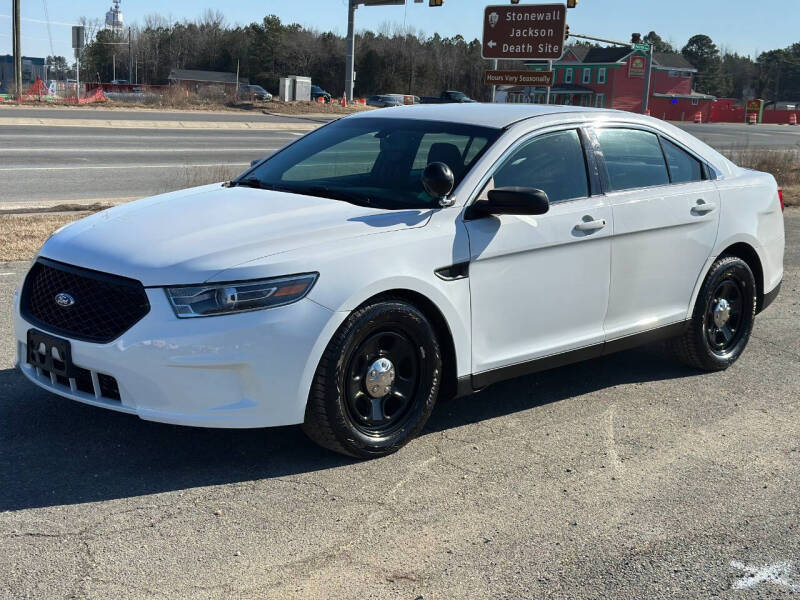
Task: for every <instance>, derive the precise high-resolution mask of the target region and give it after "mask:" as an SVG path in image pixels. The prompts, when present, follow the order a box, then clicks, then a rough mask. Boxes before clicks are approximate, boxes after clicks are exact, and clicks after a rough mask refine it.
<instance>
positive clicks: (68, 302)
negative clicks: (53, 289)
mask: <svg viewBox="0 0 800 600" xmlns="http://www.w3.org/2000/svg"><path fill="white" fill-rule="evenodd" d="M56 304H58V305H59V306H60V307H62V308H68V307H70V306H72V305H73V304H75V298H73V297H72V296H70V295H69V294H67V293H65V292H61V293H60V294H56Z"/></svg>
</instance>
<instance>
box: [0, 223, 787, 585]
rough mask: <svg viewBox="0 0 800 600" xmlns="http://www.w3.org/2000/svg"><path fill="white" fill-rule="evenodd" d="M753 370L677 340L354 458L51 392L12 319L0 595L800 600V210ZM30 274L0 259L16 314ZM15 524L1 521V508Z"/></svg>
mask: <svg viewBox="0 0 800 600" xmlns="http://www.w3.org/2000/svg"><path fill="white" fill-rule="evenodd" d="M786 222H787V230H788V232H789V250H788V255H787V259H786V263H787V270H786V275H785V281H784V287H783V292H782V294H781V296H780V297H779V298H778V300H777V302H776V303H775V304H774V305H773V306H772V307H770V308H769V309H768V310H767V311H766V312H765V313H763V314H762V315H760V316H759V317H758V318H757V322H756V327H755V335H754V338H753V339H752V340H751V342H750V345H749V347H748V349H747V351H746V353H745V354H744V356H743V357H742V359H741V360H740V361H739V362H738V363H737V364H736V365H735V366H734V367H732V368H731V369H729V370H728V371H727V372H725V373H717V374H700V373H697V372H695V371H693V370H691V369H688V368H684V367H681V366H679V365H677V364H675V363H674V362H672V361H670V360H668V359H667V358H665V357H664V356H663V355H662V354H660V352H659V351H658V349H653V348H647V349H644V350H635V351H630V352H626V353H622V354H618V355H614V356H610V357H606V358H603V359H599V360H594V361H591V362H588V363H584V364H580V365H574V366H569V367H564V368H561V369H557V370H554V371H551V372H547V373H541V374H538V375H536V376H532V377H526V378H521V379H517V380H515V381H510V382H506V383H503V384H498V385H496V386H494V387H492V388H489V389H488V390H486V391H484V392H482V393H480V394H477V395H475V396H473V397H470V398H465V399H461V400H456V401H451V402H448V403H444V404H442V405H440V406H439V407H437V409H436V411H435V412H434V415H433V417H432V419H431V421H430V424H429V426H428V427H427V429H426V430H425V432H424V435H423V436H422V437H421V438H420V439H418V440H415V441H414V442H413V443H412V444H411V445H410V446H408V447H407V448H405V449H404V450H403V451H401V452H400V453H398V454H396V455H394V456H391V457H388V458H385V459H381V460H377V461H372V462H355V461H351V460H347V459H343V458H340V457H338V456H336V455H332V454H329V453H326V452H325V451H323V450H320V449H318V448H316V447H315V446H313V445H311V444H310V443H309V442H307V441H306V440H305V439H304V438H303V435H302V433H301V432H300V431H299V429H298V428H296V427H288V428H281V429H272V430H253V431H224V430H201V429H191V428H182V427H173V426H167V425H158V424H153V423H147V422H144V421H140V420H138V419H136V418H135V417H131V416H127V415H120V414H115V413H112V412H107V411H104V410H101V409H96V408H90V407H85V406H82V405H79V404H76V403H72V402H70V401H67V400H63V399H60V398H57V397H55V396H51V395H49V394H47V393H45V392H42V391H39V390H37V389H36V388H34V387H33V386H32V385H29V384H28V383H27V382H25V381H24V380H23V378H22V376H21V375H20V374H18V372H16V371H14V370H12V368H11V366H12V362H11V356H12V350H13V347H12V344H11V341H10V335H11V333H10V330H9V328H10V323H9V316H8V311H7V310H2V311H0V482H1V483H2V485H0V556H2V557H3V558H2V560H0V597H3V598H9V599H14V598H23V597H35V598H44V597H47V598H55V597H77V598H109V597H113V598H150V597H154V598H156V597H161V598H163V597H191V598H229V597H237V598H281V599H285V598H304V599H309V598H310V599H313V598H389V599H398V598H400V599H408V600H413V599H416V598H424V599H439V598H470V599H482V598H487V599H497V598H514V599H517V598H520V599H521V598H545V597H547V598H709V597H712V596H713V597H722V598H731V599H737V600H738V599H743V600H746V599H750V598H797V597H798V595H799V594H800V544H799V543H798V542H799V540H800V529H798V527H799V525H798V514H799V513H800V495H799V494H798V493H797V483H798V481H800V419H799V418H798V414H800V394H798V389H800V368H798V363H800V302H799V301H798V293H799V292H800V210H796V209H789V210H788V211H787V213H786ZM24 267H25V265H22V264H19V263H16V264H6V265H3V264H0V305H2V306H6V307H7V306H8V304H9V302H10V300H11V289H12V288H13V287H14V285H15V284H16V283H17V282H18V281H19V280H20V277H21V273H22V270H23V268H24ZM3 511H5V512H3Z"/></svg>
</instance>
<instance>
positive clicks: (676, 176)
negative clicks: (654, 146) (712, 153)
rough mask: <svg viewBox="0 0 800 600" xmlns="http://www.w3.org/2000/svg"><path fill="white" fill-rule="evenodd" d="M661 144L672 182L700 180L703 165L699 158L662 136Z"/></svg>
mask: <svg viewBox="0 0 800 600" xmlns="http://www.w3.org/2000/svg"><path fill="white" fill-rule="evenodd" d="M661 144H662V145H663V146H664V154H666V156H667V164H668V165H669V174H670V178H671V179H672V183H689V182H690V181H702V179H703V165H702V164H700V161H699V160H697V159H696V158H695V157H694V156H692V155H691V154H689V153H688V152H685V151H684V150H682V149H681V148H679V147H678V146H676V145H675V144H673V143H672V142H670V141H669V140H667V139H664V138H663V137H662V138H661Z"/></svg>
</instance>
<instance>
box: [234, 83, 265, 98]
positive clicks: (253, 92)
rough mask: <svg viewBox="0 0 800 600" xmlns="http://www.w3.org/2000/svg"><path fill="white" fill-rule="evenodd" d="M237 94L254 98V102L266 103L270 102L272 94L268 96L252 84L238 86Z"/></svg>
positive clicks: (260, 88)
mask: <svg viewBox="0 0 800 600" xmlns="http://www.w3.org/2000/svg"><path fill="white" fill-rule="evenodd" d="M239 94H240V95H243V96H249V97H250V98H254V99H256V100H264V101H267V102H268V101H270V100H272V94H270V93H269V92H268V91H267V90H265V89H264V88H263V87H261V86H260V85H255V84H252V83H250V84H247V85H242V86H239Z"/></svg>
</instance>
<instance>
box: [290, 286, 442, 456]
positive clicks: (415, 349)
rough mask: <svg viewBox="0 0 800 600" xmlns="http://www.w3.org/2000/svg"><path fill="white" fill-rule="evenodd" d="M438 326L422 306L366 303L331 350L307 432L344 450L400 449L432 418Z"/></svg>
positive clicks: (316, 385)
mask: <svg viewBox="0 0 800 600" xmlns="http://www.w3.org/2000/svg"><path fill="white" fill-rule="evenodd" d="M441 372H442V360H441V354H440V351H439V344H438V341H437V339H436V335H435V332H434V330H433V327H432V326H431V324H430V323H429V321H428V320H427V318H426V317H425V315H424V314H423V313H422V312H421V311H420V310H419V309H417V308H416V307H415V306H413V305H411V304H409V303H407V302H405V301H404V300H400V299H387V300H383V301H380V302H377V303H374V304H370V305H367V306H364V307H362V308H359V309H358V310H356V311H354V312H353V314H351V315H350V317H348V319H347V320H346V321H345V322H344V324H342V326H341V327H340V328H339V330H338V331H337V332H336V334H335V335H334V337H333V339H332V340H331V342H330V343H329V344H328V347H327V349H326V350H325V353H324V354H323V357H322V359H321V360H320V364H319V366H318V368H317V372H316V374H315V376H314V382H313V384H312V387H311V392H310V394H309V398H308V405H307V407H306V419H305V423H304V424H303V430H304V431H305V432H306V434H307V435H308V436H309V437H310V438H311V439H312V440H314V441H315V442H317V443H318V444H320V445H322V446H324V447H326V448H328V449H330V450H334V451H336V452H340V453H342V454H347V455H350V456H356V457H360V458H373V457H377V456H384V455H386V454H390V453H392V452H395V451H396V450H398V449H399V448H401V447H402V446H403V445H404V444H405V443H407V442H408V441H409V440H411V439H412V438H414V437H415V436H416V435H418V433H419V432H420V430H421V429H422V427H423V426H424V425H425V422H426V421H427V420H428V417H429V416H430V413H431V411H432V410H433V406H434V404H435V403H436V397H437V395H438V393H439V385H440V383H441Z"/></svg>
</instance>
